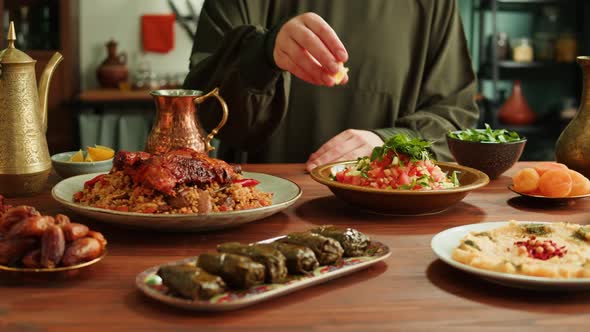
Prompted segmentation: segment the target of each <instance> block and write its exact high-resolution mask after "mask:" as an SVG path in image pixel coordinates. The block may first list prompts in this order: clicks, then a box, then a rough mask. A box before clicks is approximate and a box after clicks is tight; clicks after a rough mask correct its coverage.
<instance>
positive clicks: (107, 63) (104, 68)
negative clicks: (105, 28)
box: [96, 40, 129, 89]
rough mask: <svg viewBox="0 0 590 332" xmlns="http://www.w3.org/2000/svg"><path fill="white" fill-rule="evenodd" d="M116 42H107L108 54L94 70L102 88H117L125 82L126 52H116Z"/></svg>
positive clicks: (126, 75)
mask: <svg viewBox="0 0 590 332" xmlns="http://www.w3.org/2000/svg"><path fill="white" fill-rule="evenodd" d="M117 45H118V44H117V42H116V41H114V40H110V41H109V42H108V43H107V44H106V47H107V51H108V56H107V58H106V59H105V60H104V61H103V62H102V64H101V65H100V66H99V67H98V69H97V70H96V78H97V79H98V83H99V84H100V86H101V87H102V88H105V89H119V88H121V85H122V84H126V83H127V79H128V76H129V70H128V69H127V54H125V53H119V54H118V53H117Z"/></svg>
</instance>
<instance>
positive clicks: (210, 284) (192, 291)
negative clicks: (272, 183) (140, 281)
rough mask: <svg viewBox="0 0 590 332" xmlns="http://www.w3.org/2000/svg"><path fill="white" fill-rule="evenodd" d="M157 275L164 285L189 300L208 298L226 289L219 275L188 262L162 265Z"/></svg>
mask: <svg viewBox="0 0 590 332" xmlns="http://www.w3.org/2000/svg"><path fill="white" fill-rule="evenodd" d="M158 275H159V276H160V278H162V283H163V284H164V285H165V286H166V287H168V288H169V289H171V290H172V291H174V292H175V293H178V294H179V295H180V296H182V297H185V298H188V299H191V300H196V299H201V300H208V299H210V298H211V297H213V296H215V295H218V294H222V293H225V291H226V286H225V283H224V282H223V280H222V279H221V278H220V277H218V276H215V275H212V274H209V273H207V272H205V271H204V270H202V269H200V268H198V267H196V266H194V265H190V264H182V265H167V266H162V267H160V269H159V270H158Z"/></svg>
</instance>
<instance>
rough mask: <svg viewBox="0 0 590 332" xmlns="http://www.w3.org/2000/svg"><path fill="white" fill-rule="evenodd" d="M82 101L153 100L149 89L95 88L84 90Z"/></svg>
mask: <svg viewBox="0 0 590 332" xmlns="http://www.w3.org/2000/svg"><path fill="white" fill-rule="evenodd" d="M78 100H79V101H80V102H82V103H124V102H152V101H153V99H152V96H151V95H150V92H149V90H133V91H122V90H117V89H95V90H86V91H82V93H80V95H79V96H78Z"/></svg>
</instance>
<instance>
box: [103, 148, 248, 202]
mask: <svg viewBox="0 0 590 332" xmlns="http://www.w3.org/2000/svg"><path fill="white" fill-rule="evenodd" d="M146 155H148V156H149V154H147V153H145V152H127V151H119V152H117V155H116V156H115V162H114V170H121V171H123V172H125V174H127V175H129V176H131V178H132V179H133V181H134V182H135V183H140V184H142V185H144V186H146V187H149V188H153V189H155V190H157V191H159V192H162V193H164V194H167V195H170V196H174V195H175V192H174V188H175V187H176V186H178V185H181V184H187V185H196V186H198V187H203V186H205V185H209V184H212V183H218V184H219V185H220V186H224V185H226V184H229V183H231V181H232V179H233V177H234V176H235V174H236V173H237V172H239V170H236V169H235V168H234V167H233V166H231V165H229V164H227V163H226V162H224V161H223V160H219V159H215V158H210V157H209V156H207V155H206V154H204V153H199V152H196V151H194V150H192V149H188V148H185V149H178V150H173V151H170V152H168V153H166V154H163V155H152V156H150V157H149V158H146Z"/></svg>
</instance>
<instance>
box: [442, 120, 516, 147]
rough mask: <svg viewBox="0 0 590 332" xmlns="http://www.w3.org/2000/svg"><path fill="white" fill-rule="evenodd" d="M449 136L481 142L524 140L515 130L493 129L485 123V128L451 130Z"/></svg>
mask: <svg viewBox="0 0 590 332" xmlns="http://www.w3.org/2000/svg"><path fill="white" fill-rule="evenodd" d="M449 137H451V138H454V139H458V140H462V141H469V142H479V143H510V142H519V141H522V140H524V137H521V136H520V135H518V133H517V132H515V131H510V130H506V129H492V127H490V125H489V124H487V123H486V124H485V129H465V130H462V131H452V132H449Z"/></svg>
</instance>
